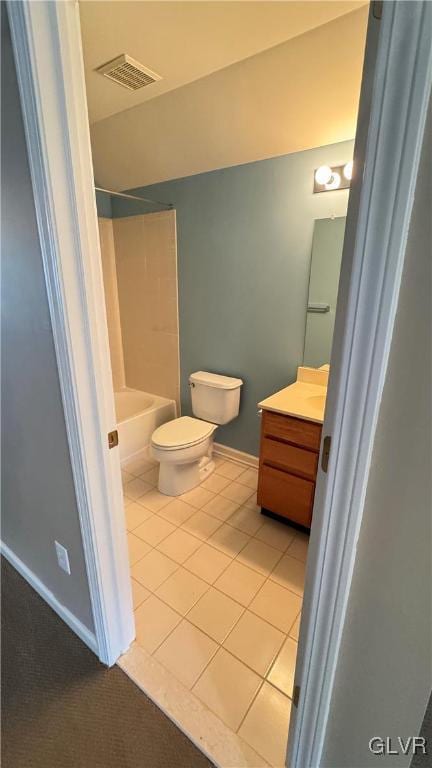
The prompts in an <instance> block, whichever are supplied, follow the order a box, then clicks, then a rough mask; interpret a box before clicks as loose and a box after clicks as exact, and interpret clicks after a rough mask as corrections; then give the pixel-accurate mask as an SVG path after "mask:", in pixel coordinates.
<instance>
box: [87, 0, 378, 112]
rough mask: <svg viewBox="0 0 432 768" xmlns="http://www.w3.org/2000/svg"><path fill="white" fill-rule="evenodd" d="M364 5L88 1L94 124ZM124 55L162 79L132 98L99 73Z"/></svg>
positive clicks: (342, 1)
mask: <svg viewBox="0 0 432 768" xmlns="http://www.w3.org/2000/svg"><path fill="white" fill-rule="evenodd" d="M365 3H366V0H335V1H334V2H326V1H325V0H318V1H316V0H303V1H302V2H294V1H293V2H291V1H290V2H283V1H279V0H278V1H276V2H273V0H261V1H258V2H249V0H240V1H238V0H229V1H228V2H204V1H202V0H198V1H197V2H182V1H181V0H179V1H176V2H170V1H169V0H167V1H161V0H159V2H152V1H147V0H140V1H139V0H138V1H134V2H129V0H114V1H113V0H108V1H107V0H81V1H80V14H81V27H82V40H83V50H84V64H85V74H86V83H87V99H88V106H89V115H90V122H91V123H95V122H97V121H99V120H103V119H104V118H107V117H109V116H111V115H115V114H116V113H118V112H122V111H123V110H126V109H130V108H131V107H136V106H137V105H139V104H143V102H145V101H149V100H152V99H154V98H155V97H156V96H161V95H162V94H164V93H167V92H168V91H172V90H174V89H176V88H179V87H180V86H183V85H185V84H187V83H191V82H193V81H195V80H198V79H199V78H202V77H205V76H206V75H209V74H211V73H213V72H217V71H218V70H221V69H223V68H224V67H227V66H229V65H231V64H234V63H236V62H239V61H241V60H243V59H246V58H248V57H250V56H254V55H256V54H257V53H260V52H262V51H265V50H267V49H269V48H272V47H273V46H276V45H278V44H280V43H282V42H284V41H287V40H290V39H293V38H295V37H297V36H299V35H302V34H304V33H305V32H308V31H310V30H313V29H315V28H316V27H319V26H321V25H323V24H326V23H327V22H329V21H332V20H334V19H337V18H338V17H340V16H343V15H344V14H346V13H349V12H350V11H353V10H355V9H357V8H360V7H361V6H363V5H365ZM121 53H128V54H129V55H130V56H132V57H133V58H134V59H137V60H138V61H140V62H141V63H142V64H144V65H145V66H147V67H148V68H149V69H151V70H153V71H155V72H157V73H158V74H159V75H161V76H162V78H163V79H162V80H161V81H159V82H156V83H153V84H152V85H150V86H147V87H145V88H142V89H140V90H138V91H129V90H127V89H126V88H123V87H122V86H121V85H118V84H117V83H114V82H112V81H110V80H107V79H106V78H105V77H103V76H102V75H100V74H98V73H97V72H95V71H94V69H95V68H96V67H99V66H100V65H101V64H104V63H105V62H107V61H109V60H111V59H113V58H115V57H116V56H118V55H120V54H121Z"/></svg>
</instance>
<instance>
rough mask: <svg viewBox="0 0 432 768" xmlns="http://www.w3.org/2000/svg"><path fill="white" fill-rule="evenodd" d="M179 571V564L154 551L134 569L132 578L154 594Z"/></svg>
mask: <svg viewBox="0 0 432 768" xmlns="http://www.w3.org/2000/svg"><path fill="white" fill-rule="evenodd" d="M177 569H178V565H177V563H175V562H174V561H173V560H171V559H170V558H169V557H166V555H163V554H162V552H158V551H157V550H156V549H153V550H152V551H151V552H149V553H148V555H146V556H145V557H143V558H142V560H140V561H139V563H136V565H134V566H133V568H132V577H133V578H134V579H136V580H137V581H139V583H140V584H142V585H143V587H146V589H149V590H150V591H151V592H154V591H155V589H157V588H158V587H160V585H161V584H163V582H164V581H166V579H167V578H168V577H169V576H171V574H173V573H174V571H176V570H177Z"/></svg>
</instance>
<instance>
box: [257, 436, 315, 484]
mask: <svg viewBox="0 0 432 768" xmlns="http://www.w3.org/2000/svg"><path fill="white" fill-rule="evenodd" d="M261 461H262V462H263V463H264V464H273V465H275V466H276V467H280V468H281V469H285V470H287V471H288V472H294V474H295V475H301V476H302V477H306V478H308V479H309V480H313V481H314V480H315V478H316V473H317V467H318V454H317V453H315V452H312V451H306V450H305V449H304V448H297V447H296V446H295V445H290V444H289V443H283V442H281V441H280V440H274V439H273V438H271V437H263V439H262V443H261Z"/></svg>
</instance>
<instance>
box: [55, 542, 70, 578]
mask: <svg viewBox="0 0 432 768" xmlns="http://www.w3.org/2000/svg"><path fill="white" fill-rule="evenodd" d="M54 544H55V548H56V554H57V562H58V564H59V566H60V568H62V570H63V571H65V572H66V573H69V574H70V572H71V570H70V564H69V555H68V551H67V549H66V547H63V546H62V544H59V543H58V541H55V542H54Z"/></svg>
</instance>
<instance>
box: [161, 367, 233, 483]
mask: <svg viewBox="0 0 432 768" xmlns="http://www.w3.org/2000/svg"><path fill="white" fill-rule="evenodd" d="M242 384H243V382H242V380H241V379H233V378H231V377H230V376H221V375H220V374H217V373H206V372H205V371H197V372H196V373H192V374H191V375H190V376H189V386H190V390H191V399H192V412H193V414H194V416H195V417H196V418H193V417H191V416H181V417H180V418H178V419H173V420H172V421H168V422H167V423H166V424H162V426H161V427H158V428H157V429H156V430H155V431H154V432H153V434H152V439H151V449H152V454H153V457H154V458H155V459H156V461H158V462H159V463H160V467H159V484H158V487H159V490H160V492H161V493H164V494H166V495H167V496H180V495H181V494H182V493H186V491H190V490H192V488H195V487H196V486H197V485H199V484H200V483H201V482H202V481H203V480H204V479H205V478H206V477H208V475H210V474H211V473H212V472H213V470H214V468H215V464H214V461H212V452H213V435H214V432H215V430H216V429H217V427H218V426H219V425H221V424H228V422H229V421H232V420H233V419H235V418H236V416H238V412H239V406H240V387H241V386H242Z"/></svg>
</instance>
